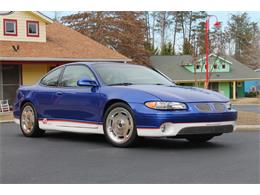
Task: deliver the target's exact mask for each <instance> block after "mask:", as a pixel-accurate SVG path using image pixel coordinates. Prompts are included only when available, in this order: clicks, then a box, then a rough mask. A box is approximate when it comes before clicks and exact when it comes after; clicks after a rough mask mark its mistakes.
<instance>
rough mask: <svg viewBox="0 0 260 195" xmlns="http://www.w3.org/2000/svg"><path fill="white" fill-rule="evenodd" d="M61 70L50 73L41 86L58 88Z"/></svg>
mask: <svg viewBox="0 0 260 195" xmlns="http://www.w3.org/2000/svg"><path fill="white" fill-rule="evenodd" d="M61 70H62V68H58V69H56V70H54V71H52V72H50V73H49V74H48V75H47V76H45V77H44V78H43V79H42V80H41V84H42V85H46V86H57V85H58V81H59V76H60V73H61Z"/></svg>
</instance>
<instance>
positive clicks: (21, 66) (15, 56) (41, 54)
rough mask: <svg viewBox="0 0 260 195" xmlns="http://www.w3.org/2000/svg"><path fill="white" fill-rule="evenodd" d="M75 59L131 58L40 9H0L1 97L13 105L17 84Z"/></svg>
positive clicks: (126, 59) (31, 82) (22, 83)
mask: <svg viewBox="0 0 260 195" xmlns="http://www.w3.org/2000/svg"><path fill="white" fill-rule="evenodd" d="M75 61H117V62H127V61H131V60H130V59H128V58H127V57H125V56H123V55H121V54H120V53H118V52H116V51H114V50H112V49H109V48H107V47H105V46H103V45H101V44H99V43H97V42H96V41H94V40H92V39H90V38H89V37H87V36H84V35H82V34H80V33H78V32H76V31H74V30H73V29H71V28H69V27H66V26H64V25H62V24H60V23H58V22H54V21H53V20H51V19H50V18H48V17H47V16H45V15H43V14H42V13H40V12H36V11H15V12H5V13H4V12H0V100H1V99H8V100H9V102H10V103H11V104H12V102H13V100H14V97H15V92H16V89H17V88H18V87H19V85H32V84H34V83H35V82H37V81H38V80H39V79H40V78H41V77H42V76H43V75H44V74H45V73H47V72H48V71H49V70H50V69H52V68H54V67H56V66H59V65H61V64H64V63H67V62H75Z"/></svg>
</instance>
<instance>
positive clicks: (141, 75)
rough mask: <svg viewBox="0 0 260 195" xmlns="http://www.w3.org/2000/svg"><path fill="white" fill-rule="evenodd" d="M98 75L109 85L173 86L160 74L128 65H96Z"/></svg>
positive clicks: (141, 67) (142, 67)
mask: <svg viewBox="0 0 260 195" xmlns="http://www.w3.org/2000/svg"><path fill="white" fill-rule="evenodd" d="M95 69H96V71H97V73H98V74H99V75H100V77H101V78H102V80H103V82H104V83H105V84H107V85H115V84H120V83H131V84H134V85H142V84H144V85H155V84H157V85H173V83H172V82H171V81H169V80H168V79H166V78H165V77H164V76H162V75H161V74H159V73H158V72H156V71H154V70H152V69H150V68H146V67H144V66H136V65H127V64H103V65H95Z"/></svg>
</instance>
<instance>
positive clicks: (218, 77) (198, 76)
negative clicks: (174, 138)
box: [150, 54, 260, 99]
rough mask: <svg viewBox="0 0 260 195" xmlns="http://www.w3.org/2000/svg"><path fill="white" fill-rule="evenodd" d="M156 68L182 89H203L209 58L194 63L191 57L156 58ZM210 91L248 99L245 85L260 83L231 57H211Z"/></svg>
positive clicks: (151, 59) (256, 76) (245, 67)
mask: <svg viewBox="0 0 260 195" xmlns="http://www.w3.org/2000/svg"><path fill="white" fill-rule="evenodd" d="M150 61H151V64H152V66H153V67H154V68H156V69H158V70H159V71H161V72H162V73H164V74H166V75H167V76H168V77H169V78H171V79H172V80H174V81H175V82H176V83H177V84H179V85H186V86H194V85H195V80H196V81H197V83H198V86H200V87H203V85H204V81H205V72H206V70H205V57H201V58H200V59H197V62H196V63H193V59H192V56H190V55H176V56H152V57H151V58H150ZM209 78H210V79H209V81H210V83H209V88H210V89H212V90H214V91H218V92H220V93H223V94H224V95H225V96H227V97H229V98H233V99H236V98H237V97H244V96H245V86H244V83H245V81H250V80H260V78H259V76H258V75H257V74H256V72H255V71H254V70H252V69H250V68H249V67H248V66H246V65H245V64H242V63H240V62H238V61H237V60H235V59H234V58H232V57H230V56H217V55H215V54H210V55H209Z"/></svg>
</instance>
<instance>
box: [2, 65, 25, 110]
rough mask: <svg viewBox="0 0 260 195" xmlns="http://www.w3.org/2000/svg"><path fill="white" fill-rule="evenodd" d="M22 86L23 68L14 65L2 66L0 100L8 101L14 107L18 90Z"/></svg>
mask: <svg viewBox="0 0 260 195" xmlns="http://www.w3.org/2000/svg"><path fill="white" fill-rule="evenodd" d="M20 84H21V66H20V65H13V64H3V65H0V99H4V100H8V101H9V104H10V105H11V106H12V105H13V102H14V99H15V94H16V90H17V88H18V87H19V85H20Z"/></svg>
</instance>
